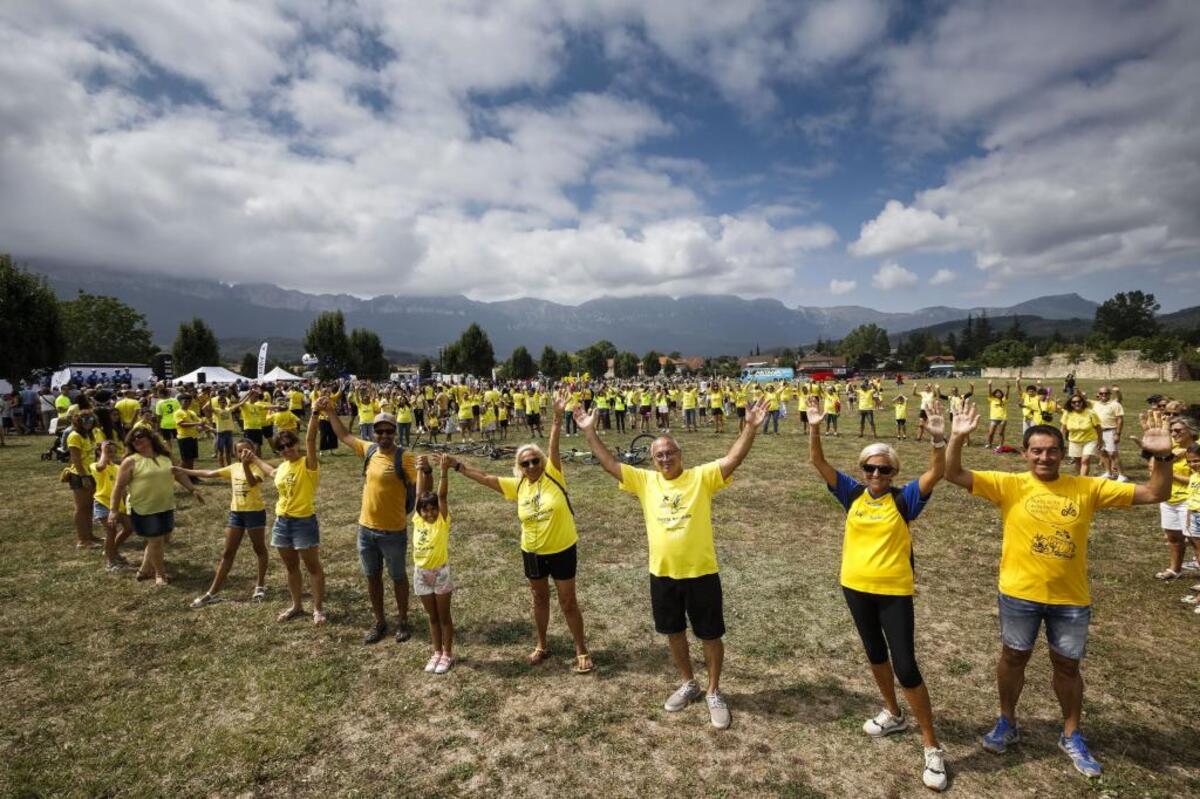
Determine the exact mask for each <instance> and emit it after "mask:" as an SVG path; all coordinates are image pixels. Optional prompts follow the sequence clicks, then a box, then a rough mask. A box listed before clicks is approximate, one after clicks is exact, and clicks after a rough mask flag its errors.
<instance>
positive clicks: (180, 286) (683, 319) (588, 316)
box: [29, 262, 1097, 358]
mask: <svg viewBox="0 0 1200 799" xmlns="http://www.w3.org/2000/svg"><path fill="white" fill-rule="evenodd" d="M29 268H30V269H32V271H34V272H38V273H41V274H42V275H44V276H45V277H46V279H47V281H48V282H49V284H50V286H51V287H52V288H53V289H54V291H55V292H56V293H57V294H58V296H59V297H61V298H63V299H69V298H71V297H74V296H75V294H76V292H77V291H79V290H83V291H87V292H89V293H92V294H105V295H109V296H114V297H117V298H119V299H120V300H122V301H123V302H125V303H127V304H129V305H131V306H133V307H134V308H136V309H137V310H138V311H140V312H141V313H142V314H144V315H145V316H146V319H147V323H148V325H149V326H150V329H151V331H152V333H153V336H154V340H155V342H156V343H158V344H160V345H163V346H169V345H170V343H171V341H173V340H174V337H175V332H176V330H177V329H178V327H179V324H180V322H184V321H187V320H190V319H191V318H192V317H194V316H198V317H200V318H202V319H204V320H205V321H206V322H207V323H208V324H209V326H210V327H212V329H213V330H214V331H215V332H216V334H217V336H218V338H220V339H222V341H223V351H229V354H230V355H238V354H239V353H240V352H241V351H242V349H241V348H240V347H241V346H242V344H243V342H245V341H246V340H251V341H262V340H264V339H266V338H275V339H282V340H286V339H292V340H299V339H302V338H303V337H304V332H305V330H306V329H307V328H308V326H309V324H310V323H311V322H312V320H313V319H314V318H315V317H316V316H317V315H318V314H319V313H321V312H323V311H332V310H340V311H342V312H343V313H344V314H345V317H346V327H347V330H349V329H351V328H354V327H364V328H368V329H370V330H374V331H375V332H376V333H378V334H379V337H380V339H381V340H382V341H383V344H384V346H385V347H387V348H389V349H394V350H403V351H406V352H411V353H418V354H427V355H435V354H436V353H437V351H438V349H439V348H440V347H443V346H445V345H446V344H448V343H449V342H451V341H454V340H455V339H457V338H458V336H459V335H460V334H461V333H462V331H463V330H464V329H465V328H466V327H467V326H468V325H470V324H471V323H472V322H475V323H477V324H478V325H479V326H480V327H481V328H483V329H484V330H485V331H486V332H487V334H488V336H489V338H490V339H491V341H492V346H493V348H494V349H495V351H496V355H497V357H498V358H505V357H507V356H508V354H509V353H510V352H512V350H513V349H514V348H515V347H517V346H518V345H524V346H525V347H527V348H529V350H530V352H532V353H533V355H534V357H535V358H536V357H537V356H538V354H539V353H540V352H541V350H542V347H543V346H545V345H547V344H548V345H550V346H553V347H555V348H556V349H566V350H577V349H580V348H582V347H585V346H587V345H588V344H590V343H592V342H594V341H597V340H599V339H607V340H609V341H611V342H613V344H615V345H616V346H617V348H619V349H622V350H630V351H633V352H636V353H643V352H645V351H647V350H650V349H652V348H653V349H656V350H659V351H660V352H672V351H676V350H677V351H679V352H682V353H684V354H685V355H740V354H743V353H746V352H751V351H753V350H755V349H756V348H764V349H765V348H769V347H774V346H785V345H786V346H795V345H797V344H809V343H812V342H814V341H816V340H817V339H818V338H835V339H836V338H840V337H842V336H844V335H845V334H846V333H848V332H850V330H852V329H853V328H855V327H856V326H858V325H860V324H866V323H870V322H873V323H875V324H878V325H879V326H880V327H883V328H884V329H885V330H887V331H888V332H889V333H899V332H903V331H907V330H913V329H916V328H922V327H927V326H930V325H937V324H940V323H943V322H951V321H955V320H960V319H965V318H966V317H967V315H968V314H974V315H976V316H978V315H979V314H981V313H986V314H987V315H988V316H990V317H993V318H995V317H1009V316H1012V315H1013V314H1018V315H1022V316H1037V317H1041V318H1045V319H1076V318H1078V319H1091V318H1092V316H1093V315H1094V313H1095V310H1096V307H1097V304H1096V303H1094V302H1092V301H1090V300H1087V299H1084V298H1083V297H1080V296H1079V295H1078V294H1061V295H1053V296H1044V297H1037V298H1035V299H1031V300H1029V301H1027V302H1023V303H1019V304H1017V305H1013V306H1010V307H1003V308H985V307H975V308H951V307H947V306H933V307H929V308H921V309H919V310H916V311H912V312H908V313H893V312H885V311H877V310H874V309H872V308H865V307H862V306H857V305H845V306H835V307H829V308H819V307H807V306H800V307H796V308H790V307H788V306H786V305H784V304H783V303H782V302H780V301H778V300H772V299H756V300H746V299H742V298H740V297H736V296H731V295H694V296H685V297H679V298H671V297H662V296H640V297H623V298H616V297H602V298H599V299H594V300H589V301H587V302H584V303H581V304H580V305H562V304H559V303H554V302H549V301H546V300H537V299H518V300H504V301H499V302H480V301H477V300H471V299H468V298H466V297H462V296H434V297H426V296H420V297H404V296H397V295H382V296H378V297H373V298H371V299H362V298H359V297H354V296H351V295H348V294H307V293H305V292H301V291H295V290H292V289H285V288H280V287H279V286H275V285H271V284H265V283H244V284H234V285H229V284H224V283H218V282H216V281H209V280H203V279H198V278H182V277H178V276H170V275H150V274H144V273H129V272H119V271H111V270H106V269H97V268H80V267H78V266H65V265H56V264H46V263H38V262H34V263H32V264H31V265H30V267H29ZM234 340H237V343H238V346H237V347H236V348H235V347H231V346H229V345H228V344H226V343H225V342H230V341H234ZM235 349H236V351H233V350H235Z"/></svg>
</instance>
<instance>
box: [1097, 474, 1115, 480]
mask: <svg viewBox="0 0 1200 799" xmlns="http://www.w3.org/2000/svg"><path fill="white" fill-rule="evenodd" d="M1100 479H1101V480H1111V479H1112V475H1111V474H1109V473H1108V472H1105V473H1104V474H1102V475H1100Z"/></svg>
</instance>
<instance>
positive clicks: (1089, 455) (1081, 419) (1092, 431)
mask: <svg viewBox="0 0 1200 799" xmlns="http://www.w3.org/2000/svg"><path fill="white" fill-rule="evenodd" d="M1037 423H1038V424H1042V423H1043V422H1041V421H1040V420H1039V421H1038V422H1037ZM1062 434H1063V438H1065V439H1066V440H1067V455H1069V456H1070V457H1072V458H1074V459H1075V473H1076V474H1077V475H1079V476H1080V477H1087V476H1088V473H1089V472H1090V471H1091V468H1092V459H1093V458H1095V457H1096V451H1097V449H1098V448H1099V446H1100V435H1101V428H1100V417H1099V416H1097V415H1096V412H1095V411H1093V410H1092V409H1091V407H1090V406H1089V405H1088V401H1087V400H1086V399H1085V398H1084V396H1083V395H1082V394H1076V395H1074V396H1073V397H1071V398H1070V399H1069V400H1067V407H1066V408H1064V409H1063V414H1062Z"/></svg>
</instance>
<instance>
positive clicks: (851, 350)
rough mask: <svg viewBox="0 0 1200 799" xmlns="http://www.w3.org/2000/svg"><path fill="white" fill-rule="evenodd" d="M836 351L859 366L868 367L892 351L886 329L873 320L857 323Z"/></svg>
mask: <svg viewBox="0 0 1200 799" xmlns="http://www.w3.org/2000/svg"><path fill="white" fill-rule="evenodd" d="M838 351H839V353H840V354H841V355H845V356H846V359H847V360H848V361H849V362H850V363H852V364H854V365H855V366H857V367H859V368H870V367H872V366H874V365H875V364H876V363H878V362H879V361H881V360H883V359H884V358H887V357H888V356H889V355H890V354H891V352H892V345H891V342H889V341H888V334H887V331H886V330H884V329H883V328H882V327H880V326H879V325H877V324H875V323H874V322H872V323H870V324H865V325H859V326H858V327H856V328H854V329H853V330H851V331H850V332H849V333H847V334H846V337H845V338H844V339H842V341H841V344H839V345H838Z"/></svg>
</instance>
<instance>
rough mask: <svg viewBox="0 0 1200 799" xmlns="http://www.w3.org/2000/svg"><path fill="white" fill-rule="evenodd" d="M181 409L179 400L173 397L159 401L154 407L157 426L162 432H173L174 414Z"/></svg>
mask: <svg viewBox="0 0 1200 799" xmlns="http://www.w3.org/2000/svg"><path fill="white" fill-rule="evenodd" d="M181 407H183V406H182V405H180V404H179V400H177V399H175V398H174V397H166V398H164V399H160V400H159V401H158V404H157V405H155V406H154V413H156V414H157V415H158V426H159V427H161V428H162V429H163V430H174V429H175V412H176V411H178V410H179V409H180V408H181Z"/></svg>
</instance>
